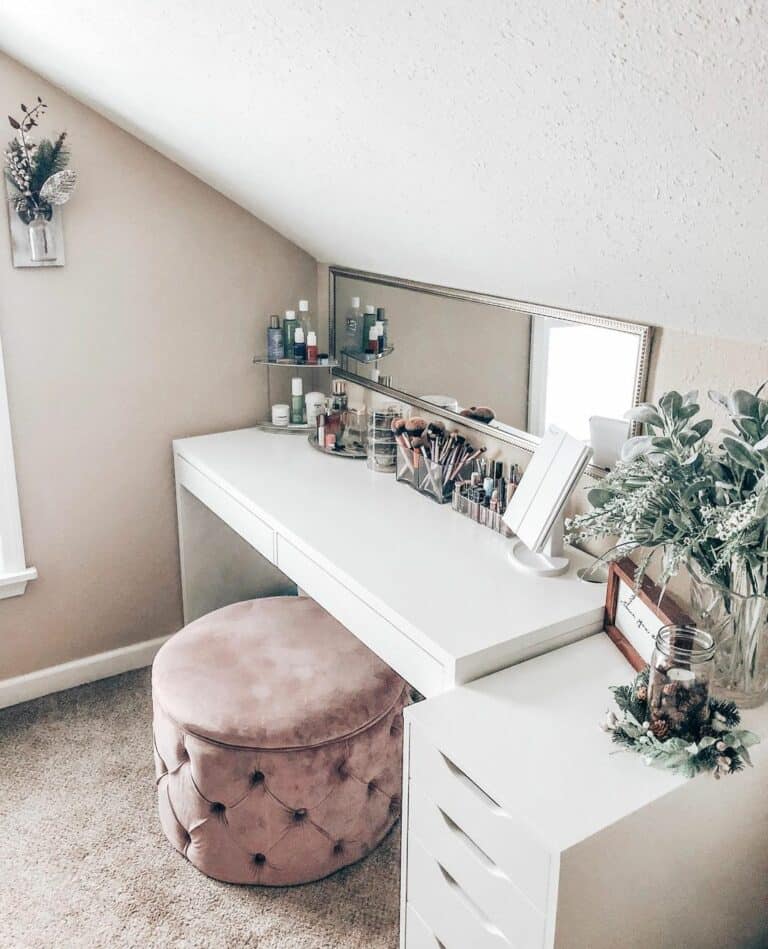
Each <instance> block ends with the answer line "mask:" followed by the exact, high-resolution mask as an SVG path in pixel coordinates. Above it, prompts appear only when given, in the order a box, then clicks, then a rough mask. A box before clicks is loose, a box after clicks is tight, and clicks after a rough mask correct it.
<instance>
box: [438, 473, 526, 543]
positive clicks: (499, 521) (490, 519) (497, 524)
mask: <svg viewBox="0 0 768 949" xmlns="http://www.w3.org/2000/svg"><path fill="white" fill-rule="evenodd" d="M468 491H469V485H468V484H467V483H464V484H458V483H456V484H454V486H453V497H452V500H451V506H452V507H453V510H454V511H458V512H459V514H463V515H464V516H465V517H468V518H469V519H470V520H472V521H476V522H477V523H478V524H482V525H483V527H490V529H491V530H492V531H496V532H497V533H499V534H503V535H504V536H505V537H511V536H512V531H511V530H510V529H509V528H508V527H507V525H506V524H505V523H504V518H503V517H502V516H501V514H500V513H499V512H498V511H492V510H491V509H490V508H489V507H485V505H484V504H479V503H478V502H477V501H473V500H472V499H471V498H470V497H469V496H468V493H467V492H468Z"/></svg>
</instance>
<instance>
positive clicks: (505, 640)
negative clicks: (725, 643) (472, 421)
mask: <svg viewBox="0 0 768 949" xmlns="http://www.w3.org/2000/svg"><path fill="white" fill-rule="evenodd" d="M174 451H175V453H176V456H177V458H180V459H183V460H184V461H186V462H187V463H188V464H189V465H191V466H192V467H193V468H194V469H196V470H197V471H198V472H199V473H200V474H201V475H203V476H204V477H205V478H207V479H209V480H210V481H211V482H212V483H213V484H215V485H216V486H218V487H219V488H220V489H222V490H223V491H225V492H226V493H227V495H228V496H229V497H231V498H232V499H234V500H235V501H237V502H238V503H239V504H240V505H242V506H243V508H245V509H246V510H247V511H249V512H251V513H252V514H254V515H255V516H256V517H258V518H260V519H261V520H262V521H263V522H265V523H266V524H267V525H269V526H270V527H271V528H272V529H273V530H274V531H275V532H276V535H278V536H279V537H283V538H285V539H286V540H287V541H288V542H289V543H291V544H292V545H294V546H295V547H296V548H297V549H298V550H299V551H301V552H302V554H304V555H306V556H307V557H309V558H311V560H312V561H313V562H314V563H315V564H317V565H318V566H320V567H321V568H323V569H324V570H325V571H327V573H328V574H329V575H331V576H332V577H333V578H334V579H335V580H337V581H338V582H340V583H341V584H343V585H344V587H346V588H347V590H349V591H350V592H352V593H353V594H354V595H356V596H357V597H359V598H360V599H361V600H362V601H363V602H365V603H367V604H368V606H370V607H372V608H373V609H374V610H375V611H376V612H377V613H378V614H380V615H381V616H382V617H384V618H385V619H386V620H388V621H389V622H390V623H392V624H393V625H394V626H396V627H397V629H398V630H399V631H400V632H401V633H403V634H404V635H405V636H407V637H409V638H410V639H412V640H413V641H414V642H415V643H416V644H418V646H420V647H421V648H422V649H423V650H425V651H426V652H428V653H429V654H430V655H431V656H433V657H435V659H437V660H438V661H440V662H441V663H443V664H444V666H445V667H446V668H452V669H453V670H454V671H455V673H456V675H455V681H469V680H470V679H473V678H476V677H477V676H478V675H483V674H485V673H487V672H488V671H489V669H498V668H502V667H503V666H506V665H510V664H511V663H513V662H519V661H521V660H523V659H527V658H529V657H530V656H533V655H537V654H539V653H542V652H546V651H548V650H550V649H553V648H556V647H557V646H558V645H561V644H562V643H566V642H571V641H573V640H575V639H579V638H583V637H584V636H587V635H589V634H590V633H593V632H595V631H596V630H598V629H600V628H601V627H602V621H603V600H604V596H605V587H604V586H602V585H599V584H590V583H584V582H582V581H580V580H579V579H578V578H577V576H576V570H577V569H578V568H579V567H582V566H585V565H586V564H588V563H591V562H592V558H591V557H589V556H588V555H586V554H584V553H582V552H580V551H577V550H572V549H569V553H570V555H571V558H572V563H571V567H570V569H569V571H568V573H566V574H564V575H562V576H560V577H554V578H541V577H535V576H531V575H528V574H523V573H520V572H518V571H517V570H516V569H515V568H514V567H513V566H512V565H511V564H510V563H509V562H508V561H507V556H506V555H507V551H508V549H509V547H510V543H511V542H510V540H509V539H507V538H504V537H502V536H501V535H500V534H496V533H494V532H493V531H491V530H489V529H487V528H484V527H481V526H480V525H478V524H475V523H473V522H471V521H470V520H469V519H468V518H465V517H462V516H460V515H459V514H457V513H455V512H454V511H452V510H451V506H450V504H446V505H439V504H436V503H434V502H432V501H430V500H429V499H428V498H426V497H424V496H422V495H419V494H417V492H415V491H414V490H412V489H411V488H409V487H408V486H407V485H404V484H399V483H397V482H396V481H395V478H394V475H392V474H382V473H378V472H374V471H370V470H369V469H368V468H367V466H366V464H365V462H363V461H353V460H350V459H345V458H333V457H330V456H325V455H322V454H321V453H319V452H317V451H314V450H313V449H312V448H311V447H310V446H309V444H308V443H307V440H306V439H305V438H303V437H299V436H296V435H287V434H282V433H281V434H274V433H270V432H264V431H261V430H258V429H240V430H237V431H232V432H223V433H220V434H214V435H205V436H200V437H195V438H185V439H179V440H177V441H175V442H174ZM278 566H279V563H278ZM497 654H498V655H497Z"/></svg>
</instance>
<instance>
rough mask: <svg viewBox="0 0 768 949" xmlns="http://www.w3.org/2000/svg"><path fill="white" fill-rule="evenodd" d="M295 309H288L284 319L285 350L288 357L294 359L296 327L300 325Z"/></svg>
mask: <svg viewBox="0 0 768 949" xmlns="http://www.w3.org/2000/svg"><path fill="white" fill-rule="evenodd" d="M298 325H299V324H298V321H297V320H296V311H295V310H286V311H285V319H284V320H283V350H284V352H285V358H286V359H291V360H292V359H294V358H295V356H294V351H293V343H294V339H295V337H296V327H297V326H298Z"/></svg>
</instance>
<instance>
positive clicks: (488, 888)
mask: <svg viewBox="0 0 768 949" xmlns="http://www.w3.org/2000/svg"><path fill="white" fill-rule="evenodd" d="M408 802H409V803H408V834H409V836H410V838H411V839H413V838H415V839H416V840H418V841H419V843H421V844H422V845H423V846H424V849H425V850H426V851H427V853H429V854H431V855H432V856H433V857H435V859H436V860H437V861H438V863H439V864H440V865H441V866H442V867H444V868H445V869H446V870H447V871H448V873H449V874H450V875H451V876H452V877H453V879H454V880H456V882H457V883H458V884H459V886H460V887H461V888H462V890H463V891H464V892H465V893H466V894H467V896H468V897H469V898H470V899H471V900H472V901H473V903H474V904H475V905H476V906H478V907H479V909H480V910H481V911H482V912H483V914H484V915H485V916H486V917H487V918H488V919H489V920H490V921H491V922H492V923H494V924H495V925H496V926H498V928H499V929H500V930H501V931H502V932H503V933H504V935H505V936H506V937H507V939H509V941H510V942H511V943H512V945H513V946H520V947H526V949H528V947H531V949H533V947H537V949H540V947H541V946H542V945H543V944H544V933H545V925H546V922H545V919H544V915H543V914H542V913H540V912H539V911H538V910H537V909H535V908H534V906H533V904H532V903H531V902H530V900H528V899H527V897H525V896H523V894H522V893H521V892H520V890H519V889H518V887H517V886H516V885H515V884H514V883H513V882H512V881H511V880H510V878H509V877H508V876H507V874H506V873H505V872H504V871H503V870H502V869H501V868H500V867H499V866H498V864H496V863H494V861H493V860H491V858H490V857H489V856H488V855H487V854H486V853H485V852H484V851H483V850H482V849H481V848H480V847H478V845H477V844H476V843H475V842H474V841H473V840H472V838H471V837H469V835H468V834H467V833H466V832H465V831H464V830H463V829H462V828H461V827H460V826H459V825H458V824H456V823H455V822H454V821H453V820H452V819H451V818H450V817H449V816H448V815H447V814H446V813H445V812H444V811H442V810H441V809H440V808H439V807H438V805H437V804H435V803H434V802H433V801H431V800H430V799H429V798H427V797H426V795H424V794H423V793H422V792H421V791H418V790H417V789H416V785H412V787H411V789H410V792H409V797H408Z"/></svg>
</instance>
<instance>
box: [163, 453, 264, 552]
mask: <svg viewBox="0 0 768 949" xmlns="http://www.w3.org/2000/svg"><path fill="white" fill-rule="evenodd" d="M176 480H177V481H178V483H179V484H180V485H182V487H184V488H186V489H187V491H189V492H190V494H194V496H195V497H196V498H197V499H198V500H199V501H202V502H203V504H204V505H205V506H206V507H207V508H209V510H211V511H213V513H214V514H216V516H217V517H220V518H221V520H222V521H224V523H225V524H227V525H228V526H229V527H231V528H232V530H233V531H235V533H236V534H239V535H240V536H241V537H242V538H243V540H244V541H245V542H246V543H247V544H250V546H251V547H253V548H254V550H258V552H259V553H260V554H261V555H262V556H263V557H266V558H267V560H269V562H270V563H275V532H274V531H273V530H272V528H271V527H270V526H269V525H268V524H266V523H265V522H264V521H263V520H262V519H261V518H260V517H258V516H257V515H256V514H252V513H251V512H250V511H249V510H248V509H247V508H245V507H243V505H242V504H241V503H240V502H239V501H236V500H235V499H234V498H233V497H232V496H231V495H230V494H227V492H226V491H224V489H223V488H220V487H219V486H218V485H217V484H214V483H213V481H211V479H210V478H208V477H207V476H206V475H204V474H202V473H201V472H199V471H198V470H197V468H195V467H193V466H192V465H190V463H189V462H188V461H186V460H185V459H184V458H182V457H181V456H180V455H177V456H176Z"/></svg>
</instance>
